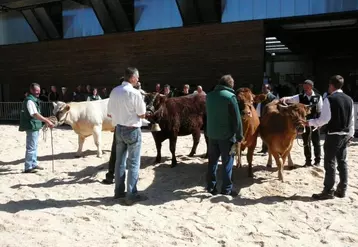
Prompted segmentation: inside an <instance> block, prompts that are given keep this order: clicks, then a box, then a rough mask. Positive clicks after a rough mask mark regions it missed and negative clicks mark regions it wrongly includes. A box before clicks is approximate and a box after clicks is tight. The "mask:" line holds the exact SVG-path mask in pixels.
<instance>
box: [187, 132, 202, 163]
mask: <svg viewBox="0 0 358 247" xmlns="http://www.w3.org/2000/svg"><path fill="white" fill-rule="evenodd" d="M200 135H201V132H200V129H199V130H196V131H195V132H194V133H193V134H192V136H193V148H192V149H191V151H190V154H189V157H193V156H194V154H195V153H196V149H197V148H198V144H199V141H200Z"/></svg>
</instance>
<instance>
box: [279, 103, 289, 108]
mask: <svg viewBox="0 0 358 247" xmlns="http://www.w3.org/2000/svg"><path fill="white" fill-rule="evenodd" d="M278 106H279V107H282V108H287V107H289V106H288V105H286V104H285V105H284V104H279V105H278Z"/></svg>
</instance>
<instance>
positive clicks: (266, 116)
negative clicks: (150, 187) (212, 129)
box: [53, 88, 309, 181]
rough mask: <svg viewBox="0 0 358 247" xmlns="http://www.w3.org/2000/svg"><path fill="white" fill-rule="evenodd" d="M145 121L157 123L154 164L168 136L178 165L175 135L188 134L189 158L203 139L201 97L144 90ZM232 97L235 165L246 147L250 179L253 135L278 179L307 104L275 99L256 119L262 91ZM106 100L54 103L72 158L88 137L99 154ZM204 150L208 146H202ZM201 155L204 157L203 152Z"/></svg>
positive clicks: (106, 123) (108, 126) (108, 125)
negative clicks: (237, 126) (237, 118)
mask: <svg viewBox="0 0 358 247" xmlns="http://www.w3.org/2000/svg"><path fill="white" fill-rule="evenodd" d="M144 99H145V103H146V105H147V111H148V114H147V120H148V121H150V122H151V123H152V124H154V123H156V124H159V126H160V131H155V132H152V135H153V138H154V140H155V145H156V149H157V156H156V159H155V162H156V163H160V162H161V146H162V142H163V141H165V140H166V139H169V149H170V152H171V154H172V160H171V166H172V167H175V166H176V165H177V160H176V155H175V152H176V142H177V138H178V136H185V135H192V136H193V147H192V149H191V152H190V154H189V156H190V157H191V156H194V154H195V153H196V149H197V146H198V144H199V140H200V136H201V131H204V136H205V140H206V143H207V142H208V139H207V137H206V135H205V130H206V108H205V102H206V96H205V95H196V96H194V97H188V96H182V97H174V98H167V97H166V96H164V95H162V94H159V93H146V94H145V96H144ZM237 99H238V103H239V106H240V110H241V119H242V123H243V133H244V139H243V141H242V142H241V143H240V144H238V145H237V146H236V149H237V152H236V154H237V165H238V166H240V167H241V152H242V151H243V150H245V149H246V148H247V163H248V165H249V170H248V171H249V174H248V175H249V177H252V176H253V170H252V161H253V153H254V149H255V147H256V142H257V137H258V136H261V138H262V140H263V141H264V142H265V143H266V144H267V146H268V152H269V158H268V162H267V167H271V166H272V156H273V157H274V159H275V161H276V164H277V167H278V177H279V180H281V181H283V174H282V171H283V166H284V164H285V162H286V160H288V165H289V166H292V165H293V163H292V160H291V157H290V151H291V148H292V146H293V141H294V140H295V138H296V136H297V134H299V133H300V132H301V131H303V130H304V120H305V117H306V115H307V114H309V108H308V107H307V106H305V105H303V104H300V103H298V104H292V105H282V104H281V103H280V102H279V101H278V100H274V101H272V102H271V103H269V104H267V105H266V107H265V109H264V111H263V114H262V116H261V119H260V120H259V118H258V115H257V113H256V110H255V103H259V102H262V101H263V100H265V99H266V95H264V94H260V95H254V94H253V93H252V92H251V90H250V89H248V88H241V89H239V90H238V91H237ZM107 105H108V99H105V100H98V101H88V102H72V103H68V104H66V103H64V102H57V103H53V106H54V110H53V113H54V115H55V116H56V118H57V119H58V122H59V124H68V125H70V126H71V127H72V129H73V130H74V131H75V132H76V134H77V135H78V150H77V152H76V156H77V157H79V156H81V153H82V148H83V143H84V141H85V138H86V137H88V136H91V135H93V137H94V141H95V144H96V146H97V156H98V157H101V156H102V147H101V146H102V141H101V139H102V138H101V131H114V127H113V125H112V121H111V119H110V118H109V117H108V116H107ZM207 152H208V150H207ZM207 152H206V154H204V157H207V155H208V153H207Z"/></svg>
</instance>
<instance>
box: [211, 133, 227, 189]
mask: <svg viewBox="0 0 358 247" xmlns="http://www.w3.org/2000/svg"><path fill="white" fill-rule="evenodd" d="M233 144H234V142H233V141H231V140H214V139H210V138H209V147H208V148H209V153H208V156H209V165H208V186H207V189H208V191H211V190H213V189H216V184H217V180H216V172H217V168H218V162H219V158H220V156H221V161H222V168H223V171H222V183H223V184H222V187H221V192H222V193H224V194H228V193H230V192H231V191H232V181H231V176H232V167H233V164H234V155H230V154H229V153H230V150H231V146H232V145H233Z"/></svg>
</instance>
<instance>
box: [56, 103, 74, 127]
mask: <svg viewBox="0 0 358 247" xmlns="http://www.w3.org/2000/svg"><path fill="white" fill-rule="evenodd" d="M52 104H53V115H55V116H56V118H57V120H58V124H59V125H61V124H63V123H64V122H65V121H66V117H67V114H68V111H69V110H70V106H69V105H68V104H66V103H65V102H62V101H58V102H57V103H55V102H52Z"/></svg>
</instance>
